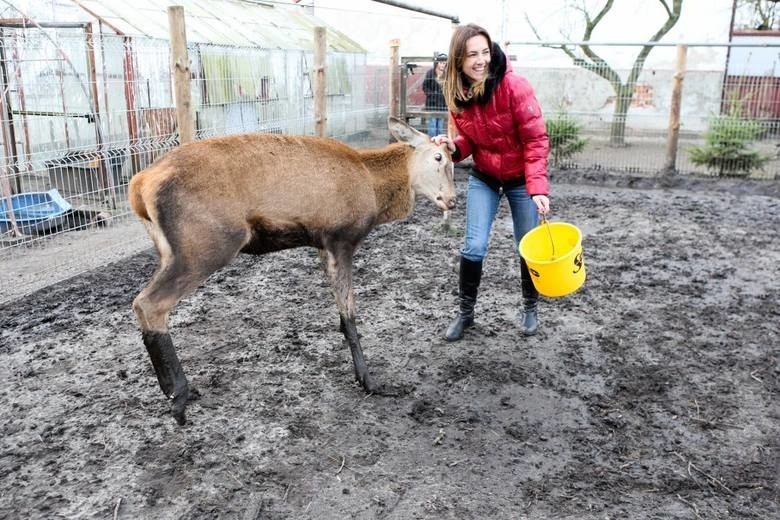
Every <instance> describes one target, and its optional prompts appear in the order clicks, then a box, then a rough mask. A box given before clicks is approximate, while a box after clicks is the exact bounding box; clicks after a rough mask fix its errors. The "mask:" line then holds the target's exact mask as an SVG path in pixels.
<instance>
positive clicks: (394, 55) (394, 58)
mask: <svg viewBox="0 0 780 520" xmlns="http://www.w3.org/2000/svg"><path fill="white" fill-rule="evenodd" d="M400 47H401V40H399V39H393V40H390V115H391V116H393V117H398V105H399V103H398V102H399V101H400V100H399V99H398V91H399V90H400V87H401V85H400V84H399V81H400V76H401V75H400V72H401V71H400V69H399V68H398V67H399V65H400V56H399V53H398V49H399V48H400Z"/></svg>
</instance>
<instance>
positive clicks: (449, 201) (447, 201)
mask: <svg viewBox="0 0 780 520" xmlns="http://www.w3.org/2000/svg"><path fill="white" fill-rule="evenodd" d="M436 200H437V201H438V202H441V203H442V204H444V206H445V207H446V208H447V209H452V208H454V207H455V202H456V199H455V197H446V198H445V197H443V196H441V195H439V196H438V197H436Z"/></svg>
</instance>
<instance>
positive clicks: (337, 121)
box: [0, 24, 389, 301]
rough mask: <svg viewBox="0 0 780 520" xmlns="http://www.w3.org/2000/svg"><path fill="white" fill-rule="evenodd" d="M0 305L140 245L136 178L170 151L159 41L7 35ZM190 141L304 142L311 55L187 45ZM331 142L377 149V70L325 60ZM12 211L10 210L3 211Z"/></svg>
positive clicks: (381, 137)
mask: <svg viewBox="0 0 780 520" xmlns="http://www.w3.org/2000/svg"><path fill="white" fill-rule="evenodd" d="M0 44H1V45H0V52H2V68H1V72H2V76H1V77H0V80H1V83H0V89H1V90H2V92H3V98H2V103H0V108H2V123H3V132H2V142H3V146H2V150H0V164H2V166H3V168H2V174H0V182H1V183H2V187H3V193H2V196H0V205H2V210H3V211H2V217H0V266H1V267H0V270H1V271H2V272H0V301H7V300H10V299H12V298H13V297H15V296H16V295H19V294H22V293H25V292H29V290H30V289H35V288H38V287H39V286H40V283H41V280H43V279H45V280H46V281H47V283H51V282H53V281H57V280H60V279H64V278H67V277H68V276H72V275H74V274H77V273H79V272H82V271H84V270H87V269H90V268H93V267H97V266H100V265H104V264H106V263H107V262H109V261H111V260H118V259H120V258H122V257H124V256H126V255H127V254H130V253H132V252H134V251H139V250H142V249H145V248H147V247H149V246H150V242H149V241H148V239H147V237H146V234H145V232H144V230H143V229H142V227H141V226H140V224H138V223H137V222H136V219H135V218H134V217H133V216H132V215H131V213H130V210H129V207H128V204H127V199H126V191H127V185H128V182H129V179H130V178H131V177H132V176H133V174H134V173H135V172H137V171H140V170H141V169H143V168H145V167H146V166H148V165H149V164H151V162H152V161H154V160H155V159H156V158H157V157H159V156H160V155H162V154H164V153H165V152H166V151H168V150H170V149H171V148H172V147H174V146H176V145H177V144H178V134H177V123H176V121H177V119H176V112H175V107H174V102H173V93H172V85H171V66H170V61H171V58H170V46H169V42H168V41H164V40H156V39H148V38H128V37H118V36H106V35H99V36H95V35H92V34H90V32H89V31H88V30H87V29H86V28H85V26H83V25H79V24H73V26H67V27H50V28H29V27H28V28H13V27H11V28H9V27H4V28H3V31H2V37H1V38H0ZM188 54H189V59H190V69H191V79H192V83H191V95H192V104H193V107H194V117H195V133H196V138H197V139H201V138H206V137H209V136H214V135H225V134H231V133H238V132H275V133H291V134H313V133H314V126H315V125H314V113H313V111H314V102H313V77H314V74H313V55H312V53H311V52H307V51H301V50H267V49H255V48H241V47H226V46H218V45H205V44H194V45H193V44H191V45H189V46H188ZM326 70H327V73H326V79H327V86H326V105H327V133H328V135H329V136H331V137H335V138H337V139H340V140H342V141H345V142H348V143H350V144H352V145H354V146H356V147H364V146H374V145H377V144H385V143H387V131H386V130H387V125H386V116H387V113H388V99H389V97H388V82H389V70H388V67H387V66H374V65H369V64H367V63H366V55H365V54H363V53H354V54H353V53H333V52H332V53H328V55H327V62H326ZM8 208H13V211H8Z"/></svg>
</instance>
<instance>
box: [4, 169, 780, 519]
mask: <svg viewBox="0 0 780 520" xmlns="http://www.w3.org/2000/svg"><path fill="white" fill-rule="evenodd" d="M457 178H458V187H459V190H460V191H461V192H462V191H463V189H464V186H465V182H464V180H465V175H464V172H463V171H460V170H459V171H458V174H457ZM629 185H632V186H634V187H633V188H630V187H627V186H629ZM637 187H640V188H642V189H637ZM777 188H778V184H777V181H768V182H763V183H762V182H757V183H750V184H740V183H739V182H735V181H718V180H713V179H707V180H697V181H692V182H688V181H685V180H682V181H680V180H677V181H669V180H666V181H664V182H653V181H649V180H647V179H643V180H636V181H635V182H633V181H631V182H628V181H626V178H625V177H612V176H610V175H608V174H605V173H604V172H595V173H594V172H577V171H569V172H559V173H556V174H555V176H554V198H553V207H554V220H555V219H557V220H565V221H568V222H572V223H575V224H576V225H577V226H578V227H580V229H582V231H583V233H584V237H585V238H584V248H585V261H586V265H587V269H588V278H587V281H586V282H585V286H584V287H583V288H582V289H581V290H580V291H579V292H577V293H576V294H574V295H571V296H568V297H565V298H561V299H556V300H552V299H545V300H544V301H543V303H542V304H541V310H540V312H541V319H542V328H541V331H540V333H539V335H538V336H536V337H534V338H532V339H525V338H523V337H521V335H520V334H519V327H518V301H519V290H518V288H519V285H520V281H519V274H518V261H517V259H516V257H515V256H514V255H513V251H512V243H511V225H510V220H509V217H508V215H507V214H506V208H505V207H502V212H501V214H500V215H499V219H498V221H497V223H496V226H495V228H494V234H493V240H492V246H491V256H489V257H488V259H487V260H486V262H485V274H484V278H483V280H484V281H483V286H482V292H481V294H480V298H479V303H478V307H477V312H478V317H477V326H476V328H475V329H473V330H471V331H470V332H469V333H468V335H467V336H466V337H465V339H464V340H463V341H461V342H459V343H455V344H448V343H446V342H444V341H443V340H442V339H441V333H442V331H443V329H444V327H445V326H446V323H447V321H448V320H449V319H450V317H451V316H452V312H453V309H454V304H455V297H454V295H453V290H454V288H455V286H456V282H457V262H458V249H459V247H460V243H461V237H460V236H457V233H454V234H453V233H450V234H447V233H444V232H442V231H441V229H440V228H439V227H438V226H437V224H439V219H440V214H439V213H438V211H437V210H436V209H435V208H434V206H433V205H432V204H430V203H428V202H427V201H421V202H420V203H419V204H418V208H417V211H416V212H415V214H414V215H413V216H412V217H411V218H410V219H409V220H407V221H405V222H399V223H394V224H390V225H386V226H383V227H381V228H378V229H377V230H375V231H374V232H373V233H372V234H371V235H370V237H369V238H368V239H367V241H366V242H365V244H364V246H363V247H362V248H361V249H360V250H359V252H358V255H357V257H356V269H355V282H356V298H357V305H358V313H359V319H358V327H359V331H360V332H361V334H362V340H363V347H364V350H365V352H366V355H367V358H368V362H369V366H370V368H371V371H372V373H373V374H374V375H375V377H376V379H378V380H379V381H387V382H392V383H395V384H399V385H401V386H403V387H405V388H406V389H407V393H405V394H403V395H401V396H399V397H395V398H390V397H379V396H375V395H374V396H366V395H365V394H364V393H363V391H362V390H361V388H360V387H359V386H357V385H356V383H355V382H354V381H353V376H352V362H351V358H350V355H349V352H348V349H347V348H346V346H344V345H343V344H342V338H341V335H340V333H339V330H338V317H337V312H336V307H335V305H334V303H333V300H332V297H331V294H330V292H329V289H328V287H327V285H326V283H325V281H324V277H323V276H322V275H321V273H320V271H319V266H318V261H317V259H316V255H315V254H314V252H313V251H309V250H295V251H287V252H282V253H276V254H273V255H270V256H266V257H260V258H254V257H248V256H243V257H240V258H238V259H237V260H236V261H235V262H234V263H233V264H231V265H230V266H228V267H227V268H225V269H223V270H221V271H219V272H218V273H216V274H215V275H213V276H212V277H211V278H210V279H209V280H208V281H207V283H206V284H205V285H204V286H203V287H202V288H201V289H199V290H198V292H197V293H196V294H195V295H193V296H191V297H189V298H188V299H186V300H185V301H183V302H182V303H181V304H180V305H179V307H178V308H177V309H176V311H175V313H174V315H173V316H172V320H171V321H172V334H173V338H174V341H175V343H176V345H177V348H178V351H179V355H180V357H181V358H182V361H183V366H184V369H185V371H186V373H187V375H188V377H189V379H190V383H191V385H192V386H193V387H194V388H195V390H196V393H197V395H196V397H198V398H197V400H195V401H193V402H191V403H190V405H189V408H188V419H189V421H190V422H189V424H187V425H186V426H184V427H180V426H178V425H177V424H176V423H175V421H174V420H173V419H172V418H171V417H170V415H169V414H168V406H167V403H166V402H165V400H164V399H163V396H162V394H161V393H160V391H159V389H158V386H157V382H156V379H155V376H154V373H153V371H152V367H151V363H150V362H149V360H148V358H147V355H146V352H145V350H144V348H143V345H142V343H141V338H140V334H139V332H138V329H137V327H136V324H135V319H134V316H133V314H132V311H131V308H130V303H131V301H132V299H133V297H134V296H135V294H136V293H137V292H138V291H139V290H140V288H141V287H142V286H143V285H144V283H145V281H146V280H147V279H148V278H149V276H150V275H151V273H152V271H153V269H154V267H155V264H156V259H155V256H154V254H153V253H152V252H151V250H150V251H147V252H144V253H141V254H138V255H135V256H132V257H130V258H127V259H126V260H123V261H120V262H117V263H115V264H112V265H111V266H110V267H109V268H107V269H102V270H101V271H100V272H98V271H93V272H90V273H88V274H86V275H83V276H79V277H77V278H73V279H71V280H68V281H66V282H64V283H60V284H58V285H55V286H52V287H50V288H47V289H45V290H42V291H40V292H37V293H35V294H34V295H32V296H31V297H27V298H24V299H22V300H18V301H14V302H12V303H10V304H6V305H4V306H2V307H0V328H1V330H2V332H0V342H1V343H2V346H0V417H1V419H0V434H1V435H2V439H1V440H0V450H1V451H0V517H2V518H25V519H29V518H33V519H34V518H41V519H44V518H45V519H52V518H85V519H92V518H101V519H105V518H120V519H121V518H135V519H147V518H150V519H152V518H153V519H159V518H177V519H178V518H182V519H200V518H204V519H215V518H216V519H233V518H235V519H254V518H264V519H281V518H311V519H330V518H337V519H342V518H359V519H371V518H393V519H415V518H436V519H438V518H447V519H470V518H480V519H482V518H514V519H523V518H527V519H565V518H568V519H607V518H610V519H618V518H620V519H669V518H679V519H695V518H715V519H741V518H757V519H768V518H778V517H780V499H779V498H778V497H779V492H780V488H779V487H778V482H777V472H778V468H779V466H778V461H779V460H780V458H779V457H778V453H780V442H779V441H778V439H780V412H778V397H780V396H779V395H778V390H779V388H778V381H779V380H780V367H779V366H778V357H779V353H780V352H779V349H780V347H779V345H780V337H778V336H780V334H779V333H778V329H780V325H779V323H780V271H779V267H778V266H779V265H780V199H778V189H777ZM462 207H463V206H462V203H461V206H460V207H459V210H458V211H455V212H454V213H453V215H452V218H453V220H452V222H453V225H454V227H455V229H456V231H457V229H459V228H460V227H461V226H462V224H463V211H462Z"/></svg>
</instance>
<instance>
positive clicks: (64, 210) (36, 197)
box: [0, 190, 73, 235]
mask: <svg viewBox="0 0 780 520" xmlns="http://www.w3.org/2000/svg"><path fill="white" fill-rule="evenodd" d="M11 205H12V206H11V207H12V208H13V212H14V217H15V219H16V226H17V227H18V228H19V231H21V232H22V233H24V234H26V235H29V234H40V233H45V232H47V231H50V230H52V229H54V228H56V227H58V226H60V225H61V224H62V222H63V217H65V215H67V214H68V213H70V212H71V211H72V210H73V208H72V206H71V205H70V203H69V202H68V201H66V200H65V199H63V198H62V195H60V192H59V191H57V190H49V191H36V192H28V193H19V194H18V195H13V196H11ZM12 227H13V226H12V225H11V215H10V212H9V211H8V199H6V198H5V197H1V198H0V233H5V232H7V231H8V230H10V229H12Z"/></svg>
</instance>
